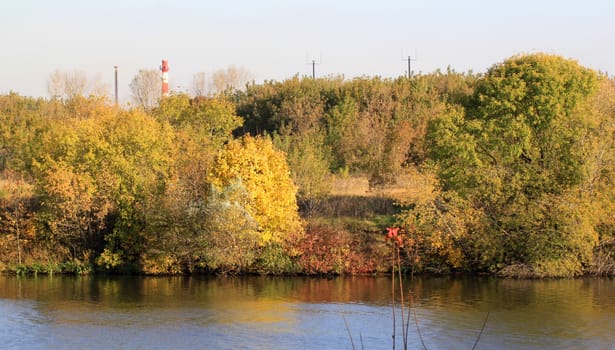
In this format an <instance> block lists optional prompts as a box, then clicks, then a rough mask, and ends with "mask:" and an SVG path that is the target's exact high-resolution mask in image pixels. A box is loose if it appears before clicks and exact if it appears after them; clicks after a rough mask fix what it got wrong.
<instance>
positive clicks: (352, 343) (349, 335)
mask: <svg viewBox="0 0 615 350" xmlns="http://www.w3.org/2000/svg"><path fill="white" fill-rule="evenodd" d="M342 318H343V319H344V324H345V325H346V332H348V337H349V338H350V344H351V345H352V350H356V349H355V347H354V340H352V333H350V327H348V321H347V320H346V316H344V315H342ZM361 342H363V340H361Z"/></svg>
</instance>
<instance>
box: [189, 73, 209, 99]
mask: <svg viewBox="0 0 615 350" xmlns="http://www.w3.org/2000/svg"><path fill="white" fill-rule="evenodd" d="M192 93H193V94H194V96H197V97H200V96H207V95H208V93H209V88H208V82H207V74H205V72H198V73H195V74H194V75H193V76H192Z"/></svg>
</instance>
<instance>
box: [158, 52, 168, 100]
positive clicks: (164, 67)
mask: <svg viewBox="0 0 615 350" xmlns="http://www.w3.org/2000/svg"><path fill="white" fill-rule="evenodd" d="M160 70H161V71H162V96H169V61H167V60H162V67H160Z"/></svg>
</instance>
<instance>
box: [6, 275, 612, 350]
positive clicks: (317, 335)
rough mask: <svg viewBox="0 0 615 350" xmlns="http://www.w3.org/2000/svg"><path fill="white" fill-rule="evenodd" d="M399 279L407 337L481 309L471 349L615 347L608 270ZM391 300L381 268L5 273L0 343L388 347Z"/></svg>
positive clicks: (471, 331) (428, 337)
mask: <svg viewBox="0 0 615 350" xmlns="http://www.w3.org/2000/svg"><path fill="white" fill-rule="evenodd" d="M404 283H405V285H404V287H405V288H406V297H408V296H410V295H411V296H412V299H413V313H412V314H411V315H412V317H411V323H410V327H409V330H408V348H410V349H423V345H422V342H421V338H422V341H423V342H424V344H425V347H426V348H428V349H471V348H472V347H473V345H474V343H475V342H476V339H477V337H478V334H479V333H480V330H481V328H482V327H483V324H484V323H485V320H486V324H485V327H484V331H483V333H482V335H481V337H480V340H479V342H478V346H477V347H476V348H477V349H615V280H613V279H574V280H544V281H524V280H501V279H494V278H478V277H444V278H434V277H430V278H417V277H415V278H414V279H413V280H409V279H408V280H405V281H404ZM391 306H392V305H391V281H390V279H389V278H388V277H378V278H376V277H345V278H341V277H340V278H334V279H317V278H299V277H293V278H281V277H241V278H206V277H134V276H131V277H101V276H85V277H71V276H53V277H48V276H38V277H15V276H0V349H352V348H353V343H354V347H355V348H356V349H362V348H364V349H391V348H392V345H393V343H392V334H393V326H392V307H391ZM400 312H401V310H400V309H399V307H398V308H397V309H396V315H397V330H396V334H397V337H396V345H397V347H396V348H397V349H402V348H403V344H402V334H401V333H402V330H401V325H400V323H401V320H400V317H399V316H400ZM405 314H406V315H407V314H408V311H407V308H406V310H405ZM417 328H418V330H417Z"/></svg>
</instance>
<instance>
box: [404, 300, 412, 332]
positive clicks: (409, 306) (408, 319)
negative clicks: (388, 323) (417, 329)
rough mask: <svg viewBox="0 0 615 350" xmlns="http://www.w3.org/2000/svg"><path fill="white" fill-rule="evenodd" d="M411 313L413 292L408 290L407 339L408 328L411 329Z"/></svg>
mask: <svg viewBox="0 0 615 350" xmlns="http://www.w3.org/2000/svg"><path fill="white" fill-rule="evenodd" d="M410 314H412V292H408V317H407V319H406V329H405V332H406V339H408V330H409V329H410Z"/></svg>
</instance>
